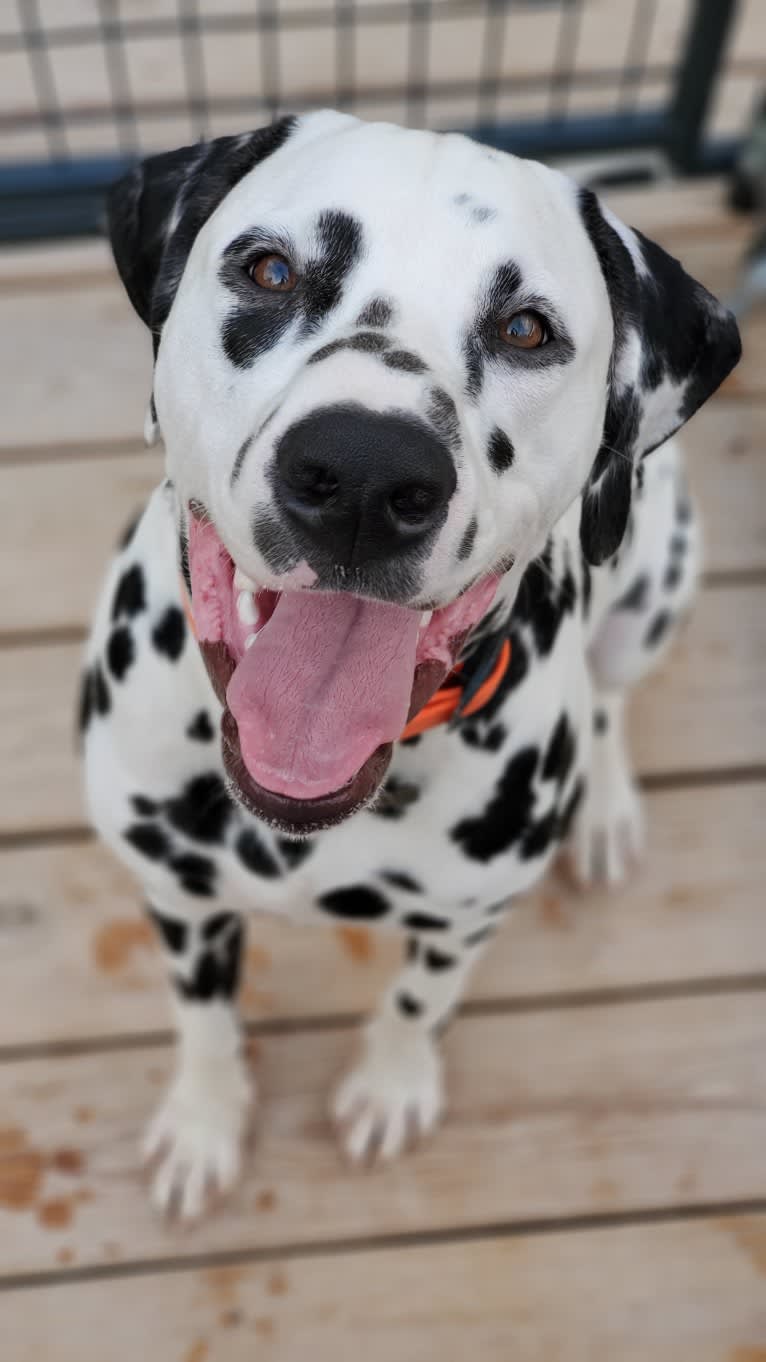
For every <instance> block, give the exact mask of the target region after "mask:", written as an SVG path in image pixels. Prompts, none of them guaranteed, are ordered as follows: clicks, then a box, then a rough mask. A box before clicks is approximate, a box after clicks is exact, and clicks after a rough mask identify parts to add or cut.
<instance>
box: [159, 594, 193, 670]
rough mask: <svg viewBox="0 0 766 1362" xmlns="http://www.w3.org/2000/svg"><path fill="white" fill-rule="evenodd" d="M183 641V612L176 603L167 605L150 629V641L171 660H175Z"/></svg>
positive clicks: (181, 650) (179, 653)
mask: <svg viewBox="0 0 766 1362" xmlns="http://www.w3.org/2000/svg"><path fill="white" fill-rule="evenodd" d="M185 642H186V620H185V619H184V612H183V610H181V609H179V607H178V606H177V605H169V606H168V608H167V610H166V611H165V613H164V615H163V616H162V618H161V619H160V620H159V621H158V622H157V624H155V626H154V628H153V630H152V643H153V644H154V646H155V648H156V649H157V652H158V653H164V654H165V656H166V657H168V658H170V661H171V662H176V661H177V660H178V658H179V657H180V656H181V653H182V652H183V648H184V643H185Z"/></svg>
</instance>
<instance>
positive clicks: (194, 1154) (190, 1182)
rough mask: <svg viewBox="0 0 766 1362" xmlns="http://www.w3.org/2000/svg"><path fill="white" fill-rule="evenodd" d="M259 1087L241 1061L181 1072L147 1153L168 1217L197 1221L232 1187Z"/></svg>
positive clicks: (155, 1195) (149, 1135) (155, 1192)
mask: <svg viewBox="0 0 766 1362" xmlns="http://www.w3.org/2000/svg"><path fill="white" fill-rule="evenodd" d="M253 1102H254V1088H253V1085H252V1082H251V1081H250V1079H249V1078H248V1076H247V1074H246V1073H245V1071H244V1070H243V1069H242V1068H240V1067H239V1065H236V1066H235V1065H234V1064H230V1065H224V1066H223V1067H222V1068H220V1069H218V1070H216V1069H215V1068H214V1067H213V1066H212V1065H201V1066H199V1067H198V1068H195V1069H193V1070H192V1069H189V1070H184V1069H182V1070H181V1072H180V1073H179V1074H178V1076H177V1078H176V1079H175V1081H174V1083H173V1085H172V1087H171V1088H170V1091H169V1093H168V1094H167V1097H166V1098H165V1101H164V1102H163V1103H162V1105H161V1106H160V1108H159V1110H158V1111H157V1113H156V1115H155V1117H154V1119H153V1120H152V1122H151V1123H150V1125H149V1128H148V1130H147V1132H146V1137H145V1139H144V1143H143V1156H144V1160H145V1161H146V1162H147V1163H150V1164H152V1166H153V1169H154V1176H153V1181H152V1200H153V1201H154V1204H155V1205H156V1206H157V1208H158V1209H159V1210H160V1211H162V1212H163V1213H164V1214H166V1215H171V1214H174V1215H178V1216H179V1218H180V1219H182V1220H195V1219H197V1218H198V1217H199V1216H200V1215H202V1213H203V1211H205V1210H206V1209H207V1206H208V1204H209V1202H210V1201H211V1200H212V1199H214V1198H217V1197H219V1196H221V1195H223V1194H224V1193H226V1192H228V1191H230V1190H231V1188H232V1187H233V1186H234V1184H235V1182H236V1181H237V1179H238V1177H239V1173H240V1169H241V1166H242V1144H243V1140H244V1136H245V1132H246V1128H247V1124H248V1117H249V1114H250V1111H251V1108H252V1106H253Z"/></svg>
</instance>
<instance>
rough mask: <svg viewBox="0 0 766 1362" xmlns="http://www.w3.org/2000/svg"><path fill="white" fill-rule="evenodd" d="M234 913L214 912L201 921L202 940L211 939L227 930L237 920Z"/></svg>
mask: <svg viewBox="0 0 766 1362" xmlns="http://www.w3.org/2000/svg"><path fill="white" fill-rule="evenodd" d="M238 920H239V919H238V918H237V914H236V913H214V914H213V916H212V917H206V918H205V921H204V922H203V923H202V932H201V935H202V940H203V941H213V940H215V938H216V937H217V936H220V935H221V933H222V932H225V931H228V929H229V928H230V927H233V926H234V924H235V923H236V922H237V921H238Z"/></svg>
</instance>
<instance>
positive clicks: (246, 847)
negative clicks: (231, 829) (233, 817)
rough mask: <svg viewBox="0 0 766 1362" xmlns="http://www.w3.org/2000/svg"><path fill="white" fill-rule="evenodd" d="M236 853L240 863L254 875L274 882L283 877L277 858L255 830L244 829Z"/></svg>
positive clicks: (237, 843) (237, 842)
mask: <svg viewBox="0 0 766 1362" xmlns="http://www.w3.org/2000/svg"><path fill="white" fill-rule="evenodd" d="M235 851H236V853H237V855H238V856H239V859H240V861H241V862H242V864H243V865H244V866H247V869H248V870H251V871H252V872H253V874H254V875H262V876H263V878H264V879H267V880H273V879H276V878H277V876H278V875H281V873H282V872H281V870H280V868H279V865H278V863H277V861H276V858H275V857H274V856H273V855H272V854H271V851H270V849H269V847H268V846H267V845H266V843H265V842H264V841H263V839H262V837H261V836H260V834H259V833H258V832H256V830H255V828H244V829H243V831H242V832H241V833H240V834H239V837H238V838H237V841H236V846H235Z"/></svg>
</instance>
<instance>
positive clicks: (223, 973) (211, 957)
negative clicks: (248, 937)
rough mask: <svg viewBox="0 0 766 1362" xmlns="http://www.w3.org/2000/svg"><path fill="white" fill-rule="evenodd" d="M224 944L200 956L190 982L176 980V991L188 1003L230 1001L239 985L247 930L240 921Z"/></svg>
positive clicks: (220, 943) (213, 947)
mask: <svg viewBox="0 0 766 1362" xmlns="http://www.w3.org/2000/svg"><path fill="white" fill-rule="evenodd" d="M234 924H235V925H234V927H233V929H232V930H231V931H230V932H227V933H226V935H225V937H224V938H223V940H222V941H220V942H216V943H215V944H214V946H211V947H210V948H209V949H208V950H205V951H203V952H202V953H201V955H200V957H199V960H198V961H197V963H196V965H195V967H194V972H193V974H192V976H191V978H190V979H188V980H187V979H180V978H176V987H177V988H178V991H179V993H180V994H181V997H183V998H185V999H186V1000H187V1002H192V1001H193V1002H210V1001H211V999H213V998H231V997H233V995H234V994H235V993H236V991H237V987H238V985H239V975H240V968H241V964H242V945H243V941H244V930H243V927H242V923H241V922H240V921H239V919H238V918H235V919H234Z"/></svg>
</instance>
